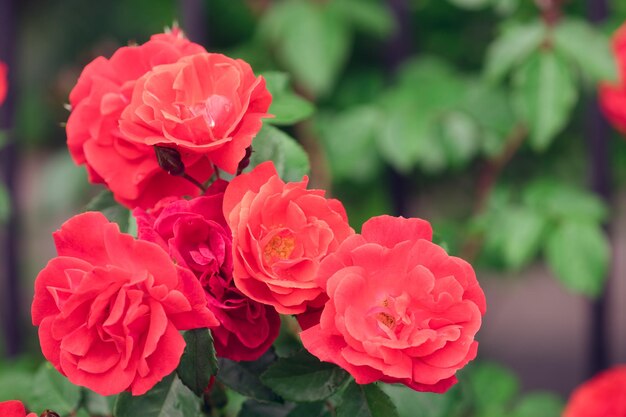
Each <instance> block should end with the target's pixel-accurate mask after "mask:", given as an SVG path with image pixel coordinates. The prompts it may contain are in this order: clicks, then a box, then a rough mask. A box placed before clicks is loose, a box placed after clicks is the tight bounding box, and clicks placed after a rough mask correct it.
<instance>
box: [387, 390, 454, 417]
mask: <svg viewBox="0 0 626 417" xmlns="http://www.w3.org/2000/svg"><path fill="white" fill-rule="evenodd" d="M381 389H382V390H383V391H384V392H385V393H386V394H387V395H389V397H390V398H391V400H392V401H393V403H394V404H396V407H397V408H398V415H399V416H400V417H416V416H419V417H449V416H450V415H456V414H450V412H449V411H450V408H451V405H452V404H456V403H458V402H459V401H458V399H457V398H456V396H457V395H458V393H457V390H455V389H452V390H450V391H448V392H446V393H445V394H435V393H430V392H417V391H414V390H412V389H410V388H408V387H407V386H405V385H399V384H394V385H391V384H384V385H382V386H381ZM417 410H419V414H416V411H417Z"/></svg>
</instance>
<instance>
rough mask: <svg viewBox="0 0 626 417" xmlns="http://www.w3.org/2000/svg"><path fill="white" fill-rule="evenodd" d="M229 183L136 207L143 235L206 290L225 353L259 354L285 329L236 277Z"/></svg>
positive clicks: (228, 355)
mask: <svg viewBox="0 0 626 417" xmlns="http://www.w3.org/2000/svg"><path fill="white" fill-rule="evenodd" d="M225 187H226V182H224V181H217V182H215V183H214V184H213V185H212V186H211V187H210V188H209V190H208V191H207V193H206V194H205V195H204V196H201V197H196V198H195V199H192V200H189V201H187V200H172V199H168V201H163V202H162V203H159V204H157V206H156V207H155V209H154V210H151V211H150V212H146V211H145V210H142V209H135V210H134V212H133V214H134V216H135V217H136V218H137V225H138V237H139V238H140V239H144V240H148V241H151V242H154V243H157V244H158V245H160V246H161V247H162V248H163V249H165V250H166V251H168V253H169V254H170V256H171V257H172V259H174V260H175V261H176V263H177V264H178V265H180V266H183V267H186V268H189V269H190V270H191V271H192V272H193V273H194V274H195V276H196V278H197V279H198V280H199V281H200V283H201V284H202V287H203V288H204V290H205V294H206V298H207V303H208V307H209V309H210V310H211V311H212V312H213V313H214V314H215V316H216V317H217V319H218V321H219V322H220V325H219V326H218V327H216V328H214V329H212V332H213V336H214V340H215V349H216V352H217V355H218V356H220V357H224V358H228V359H232V360H236V361H241V360H246V361H250V360H255V359H258V358H259V357H260V356H261V355H262V354H263V353H265V351H267V349H268V348H269V347H270V346H271V344H272V343H273V342H274V340H275V339H276V337H277V336H278V331H279V329H280V318H279V316H278V314H277V313H276V311H274V309H273V308H272V307H270V306H266V305H264V304H261V303H259V302H257V301H254V300H251V299H250V298H248V297H246V296H245V295H243V294H242V293H241V291H239V290H238V289H237V288H236V287H235V284H234V282H233V254H232V235H231V232H230V229H229V228H228V225H227V224H226V221H225V219H224V215H223V214H222V201H223V197H224V193H223V190H224V188H225Z"/></svg>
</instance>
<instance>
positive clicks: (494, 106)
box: [461, 80, 516, 157]
mask: <svg viewBox="0 0 626 417" xmlns="http://www.w3.org/2000/svg"><path fill="white" fill-rule="evenodd" d="M461 109H462V110H463V111H464V112H465V113H467V114H468V115H470V116H471V117H472V118H474V119H475V120H476V122H477V123H478V125H479V126H480V127H481V129H482V132H481V135H480V137H481V140H482V149H483V152H484V153H485V154H486V155H487V156H490V157H495V156H497V155H500V154H501V153H502V151H503V148H504V145H505V143H506V139H507V137H508V136H509V135H510V134H511V131H512V130H513V128H514V127H515V123H516V116H515V113H514V112H513V108H512V106H511V100H510V97H509V95H508V91H507V90H505V89H503V88H498V87H497V86H495V85H488V84H485V83H484V82H481V81H480V80H476V81H475V82H473V83H472V84H471V86H470V88H469V89H468V92H467V95H466V97H465V100H464V101H463V104H462V107H461ZM485 109H489V111H485Z"/></svg>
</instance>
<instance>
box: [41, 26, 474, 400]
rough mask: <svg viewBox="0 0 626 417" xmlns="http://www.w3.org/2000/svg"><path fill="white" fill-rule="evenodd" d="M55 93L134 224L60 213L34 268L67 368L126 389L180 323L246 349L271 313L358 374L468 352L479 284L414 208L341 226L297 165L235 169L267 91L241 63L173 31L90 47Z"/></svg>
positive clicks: (415, 381)
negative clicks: (62, 219)
mask: <svg viewBox="0 0 626 417" xmlns="http://www.w3.org/2000/svg"><path fill="white" fill-rule="evenodd" d="M70 101H71V109H72V112H71V115H70V118H69V120H68V123H67V135H68V146H69V150H70V153H71V155H72V157H73V159H74V161H75V162H76V163H78V164H83V165H85V166H86V168H87V170H88V172H89V179H90V181H91V182H93V183H101V184H104V185H105V186H106V187H108V188H109V190H110V191H111V192H112V193H113V195H114V196H115V198H116V200H117V201H118V202H120V203H121V204H123V205H125V206H127V207H129V208H130V209H132V210H133V215H134V217H135V219H136V222H137V239H136V238H134V237H133V236H131V235H129V234H125V233H121V232H120V230H119V228H118V226H117V224H115V223H110V222H109V221H108V220H107V219H106V218H105V217H104V215H102V214H101V213H98V212H88V213H84V214H80V215H77V216H75V217H73V218H71V219H70V220H69V221H67V222H66V223H65V224H64V225H63V226H62V227H61V228H60V230H58V231H57V232H56V233H55V234H54V241H55V244H56V248H57V251H58V257H57V258H55V259H52V260H51V261H50V262H49V263H48V265H47V266H46V267H45V268H44V269H43V270H42V271H41V273H40V274H39V276H38V277H37V280H36V283H35V297H34V301H33V305H32V319H33V323H34V324H35V325H37V326H39V338H40V342H41V348H42V351H43V354H44V356H45V357H46V358H47V359H48V360H49V361H50V362H51V363H52V364H53V365H54V366H55V367H56V369H58V370H59V372H61V373H62V374H64V375H66V376H67V378H68V379H69V380H70V381H71V382H73V383H74V384H77V385H81V386H86V387H88V388H90V389H92V390H94V391H96V392H98V393H100V394H103V395H110V394H115V393H119V392H121V391H125V390H127V391H130V392H131V393H132V394H133V395H141V394H143V393H145V392H147V391H148V390H149V389H150V388H151V387H153V386H154V385H155V384H156V383H157V382H158V381H160V380H161V379H162V378H163V377H165V376H166V375H168V374H170V373H171V372H172V371H174V370H175V369H176V367H177V366H178V364H179V361H180V358H181V355H182V353H183V350H184V347H185V343H184V339H183V338H182V336H181V334H180V331H181V330H188V329H195V328H210V329H211V331H212V333H213V336H214V340H215V348H216V352H217V355H218V356H220V357H224V358H229V359H231V360H235V361H241V360H254V359H256V358H258V357H260V356H261V355H262V354H263V353H264V352H265V351H267V349H268V348H269V347H270V346H271V345H272V343H273V342H274V340H275V339H276V337H277V335H278V332H279V327H280V317H279V314H288V315H295V316H296V318H297V319H298V321H299V322H300V325H301V326H302V328H303V329H304V330H303V331H302V332H301V334H300V335H301V339H302V342H303V345H304V347H305V348H306V349H307V350H308V351H310V352H311V353H312V354H314V355H316V356H317V357H318V358H319V359H320V360H322V361H328V362H333V363H335V364H337V365H339V366H341V367H343V368H344V369H346V370H347V371H348V372H349V373H351V374H352V376H353V377H354V378H355V380H356V381H357V382H358V383H361V384H366V383H371V382H374V381H385V382H400V383H403V384H406V385H407V386H409V387H411V388H413V389H416V390H421V391H433V392H443V391H445V390H447V389H448V388H449V387H450V386H451V385H452V384H454V383H455V382H456V378H455V373H456V372H457V370H459V369H460V368H461V367H463V366H464V365H465V364H467V363H468V362H469V361H470V360H472V359H473V358H474V357H475V356H476V351H477V345H478V344H477V342H476V341H475V340H474V337H475V335H476V333H477V331H478V329H479V327H480V324H481V319H482V316H483V314H484V313H485V297H484V294H483V291H482V290H481V288H480V287H479V284H478V282H477V280H476V277H475V274H474V271H473V269H472V268H471V266H470V265H469V264H467V263H466V262H464V261H463V260H461V259H458V258H455V257H451V256H449V255H448V254H447V253H446V252H445V251H444V250H443V249H442V248H441V247H439V246H437V245H436V244H434V243H432V241H431V239H432V231H431V228H430V225H429V224H428V223H427V222H425V221H423V220H420V219H405V218H395V217H390V216H380V217H375V218H372V219H370V220H369V221H367V222H366V223H365V224H364V225H363V228H362V233H361V234H356V233H355V232H354V230H353V229H352V228H351V227H350V226H349V225H348V221H347V217H346V213H345V210H344V208H343V206H342V204H341V203H340V202H339V201H337V200H333V199H328V198H326V197H325V196H324V191H322V190H308V189H307V188H306V186H307V179H306V177H305V178H304V179H303V180H302V181H301V182H294V183H285V182H284V181H283V180H281V178H280V177H279V176H278V175H277V172H276V169H275V167H274V165H273V163H272V162H265V163H262V164H260V165H258V166H256V167H255V168H254V169H253V170H252V171H251V172H248V173H242V170H243V169H244V168H245V165H246V164H247V158H248V157H249V154H250V146H251V144H252V140H253V138H254V137H255V135H256V134H257V133H258V131H259V129H260V128H261V126H262V118H265V117H269V115H268V113H267V112H268V109H269V106H270V103H271V95H270V93H269V92H268V91H267V89H266V87H265V81H264V80H263V78H262V77H256V76H255V75H254V74H253V72H252V70H251V68H250V67H249V65H248V64H246V63H245V62H243V61H241V60H234V59H230V58H228V57H226V56H223V55H220V54H214V53H208V52H206V51H205V50H204V49H203V48H202V47H201V46H199V45H197V44H194V43H192V42H190V41H188V40H187V39H185V38H184V36H183V35H182V33H181V32H180V31H178V30H173V31H170V32H168V33H165V34H159V35H155V36H153V37H152V39H151V40H150V41H149V42H147V43H145V44H143V45H140V46H129V47H123V48H120V49H119V50H118V51H117V52H116V53H115V54H114V55H113V56H112V57H111V58H110V59H105V58H102V57H100V58H97V59H96V60H94V61H93V62H91V63H90V64H89V65H88V66H87V67H86V68H85V69H84V71H83V73H82V74H81V76H80V78H79V80H78V83H77V85H76V87H75V88H74V89H73V91H72V93H71V96H70ZM220 171H221V172H225V173H228V174H230V175H231V176H232V180H231V181H230V182H227V181H224V180H222V179H220V175H219V173H220ZM205 183H210V186H208V189H204V188H205V187H204V184H205ZM207 354H208V352H207Z"/></svg>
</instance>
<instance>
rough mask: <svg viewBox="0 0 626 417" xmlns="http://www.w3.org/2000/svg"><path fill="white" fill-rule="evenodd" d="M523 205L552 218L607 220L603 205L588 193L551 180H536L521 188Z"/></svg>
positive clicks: (606, 210) (605, 209) (588, 220)
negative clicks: (522, 189)
mask: <svg viewBox="0 0 626 417" xmlns="http://www.w3.org/2000/svg"><path fill="white" fill-rule="evenodd" d="M522 199H523V201H524V204H526V205H527V206H528V207H530V208H532V209H534V210H536V211H538V212H543V213H545V214H546V215H547V216H549V217H551V218H552V219H553V220H563V219H566V220H581V221H586V222H601V221H604V220H606V219H607V217H608V209H607V206H606V204H605V203H604V202H603V201H602V200H600V199H599V198H598V197H597V196H596V195H595V194H593V193H592V192H590V191H588V190H585V189H581V188H576V187H573V186H572V185H569V184H566V183H561V182H558V181H555V180H552V179H540V180H537V181H535V182H533V183H531V184H530V185H528V186H527V187H526V188H525V189H524V193H523V195H522Z"/></svg>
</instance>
